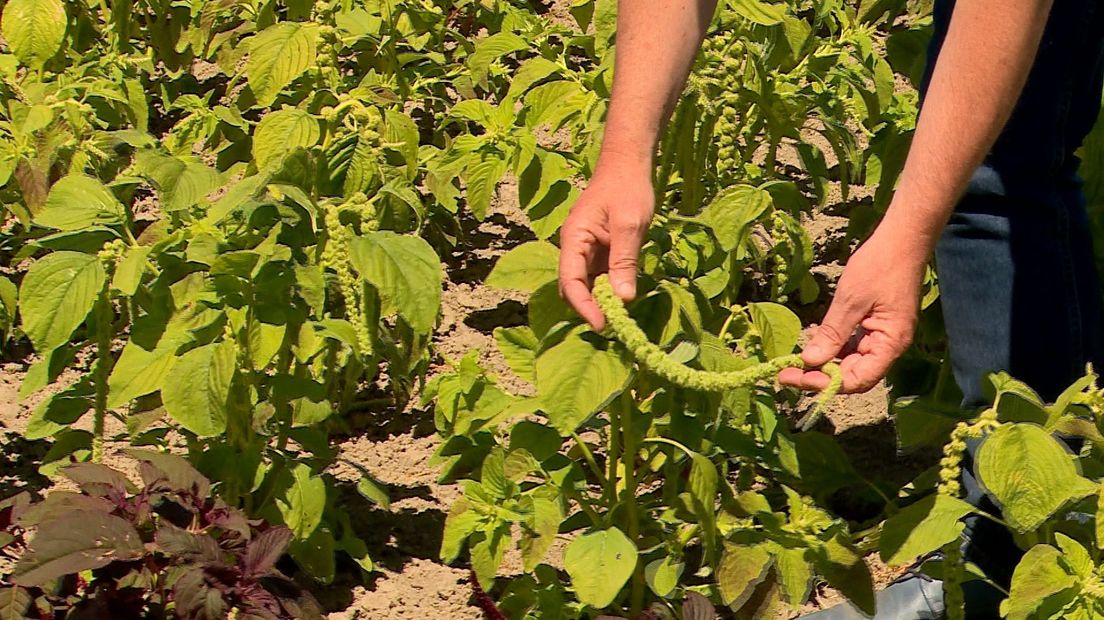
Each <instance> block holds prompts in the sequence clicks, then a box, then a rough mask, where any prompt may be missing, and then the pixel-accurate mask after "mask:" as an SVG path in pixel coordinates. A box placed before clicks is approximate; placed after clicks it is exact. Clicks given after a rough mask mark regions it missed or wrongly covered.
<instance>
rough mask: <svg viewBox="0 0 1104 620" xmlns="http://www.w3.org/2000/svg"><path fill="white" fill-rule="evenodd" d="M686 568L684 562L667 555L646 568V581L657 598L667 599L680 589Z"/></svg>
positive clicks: (650, 563) (653, 561)
mask: <svg viewBox="0 0 1104 620" xmlns="http://www.w3.org/2000/svg"><path fill="white" fill-rule="evenodd" d="M685 568H686V565H685V564H683V563H682V562H680V561H677V560H675V559H673V558H672V557H671V556H669V555H665V556H663V557H662V558H659V559H658V560H652V561H651V562H649V563H648V565H647V566H645V567H644V579H645V581H646V582H647V583H648V587H649V588H651V590H652V592H655V594H656V596H659V597H661V598H667V597H668V596H670V595H671V594H672V593H673V592H674V591H675V588H676V587H678V580H679V577H682V571H683V569H685Z"/></svg>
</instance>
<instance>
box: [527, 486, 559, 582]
mask: <svg viewBox="0 0 1104 620" xmlns="http://www.w3.org/2000/svg"><path fill="white" fill-rule="evenodd" d="M531 511H532V512H531V517H530V518H529V520H528V522H527V523H526V526H527V528H526V535H525V536H524V538H522V540H521V544H520V545H519V546H520V548H521V559H522V562H523V566H522V567H523V568H524V569H525V571H526V572H529V573H531V572H533V570H534V569H536V567H537V565H538V564H540V563H541V562H542V561H543V560H544V558H545V556H546V555H548V550H549V549H551V548H552V545H553V544H555V542H556V534H557V533H558V532H559V529H560V523H561V522H562V521H563V519H564V514H563V509H562V508H561V507H560V503H559V502H558V501H556V500H555V499H552V498H549V497H540V496H534V497H533V498H532V507H531Z"/></svg>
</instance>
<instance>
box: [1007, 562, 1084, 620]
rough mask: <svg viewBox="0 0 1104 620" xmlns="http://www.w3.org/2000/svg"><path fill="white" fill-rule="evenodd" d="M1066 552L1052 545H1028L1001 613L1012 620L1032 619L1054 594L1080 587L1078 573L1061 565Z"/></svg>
mask: <svg viewBox="0 0 1104 620" xmlns="http://www.w3.org/2000/svg"><path fill="white" fill-rule="evenodd" d="M1061 559H1062V553H1061V552H1060V551H1058V550H1057V549H1055V548H1054V547H1051V546H1050V545H1035V546H1034V547H1032V548H1031V549H1028V551H1027V553H1025V554H1024V556H1023V558H1021V559H1020V563H1019V564H1017V565H1016V572H1014V573H1013V574H1012V589H1011V591H1010V593H1009V596H1008V598H1007V599H1005V600H1004V602H1002V603H1001V616H1003V617H1005V618H1007V619H1008V620H1028V619H1029V618H1034V617H1035V615H1034V614H1035V611H1036V610H1037V609H1039V607H1041V606H1042V605H1043V604H1044V603H1045V602H1046V601H1047V599H1049V598H1050V597H1052V596H1055V595H1057V594H1061V593H1063V592H1065V591H1067V590H1071V589H1073V588H1075V587H1077V585H1078V584H1077V577H1076V576H1074V575H1072V574H1070V573H1069V572H1068V571H1066V570H1065V569H1064V568H1062V565H1061Z"/></svg>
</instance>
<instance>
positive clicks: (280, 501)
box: [276, 463, 326, 540]
mask: <svg viewBox="0 0 1104 620" xmlns="http://www.w3.org/2000/svg"><path fill="white" fill-rule="evenodd" d="M287 476H288V477H289V478H290V481H289V484H288V487H287V490H286V491H285V492H284V494H283V496H282V497H278V498H277V499H276V507H277V508H278V509H279V510H280V514H281V515H282V516H283V518H284V525H287V526H288V528H289V529H291V532H292V533H293V534H295V538H296V539H297V540H305V539H307V538H309V537H310V535H311V534H313V533H314V530H315V529H317V528H318V525H319V524H320V523H322V512H323V511H324V510H325V509H326V481H325V480H323V479H322V477H321V476H315V475H314V474H312V473H311V468H310V466H309V465H307V464H305V463H298V464H296V465H295V466H294V467H293V468H292V469H291V472H290V473H289V474H287Z"/></svg>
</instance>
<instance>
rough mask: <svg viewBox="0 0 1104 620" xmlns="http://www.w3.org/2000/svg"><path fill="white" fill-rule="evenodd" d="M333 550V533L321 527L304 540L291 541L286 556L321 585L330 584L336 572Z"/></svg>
mask: <svg viewBox="0 0 1104 620" xmlns="http://www.w3.org/2000/svg"><path fill="white" fill-rule="evenodd" d="M334 549H335V541H334V537H333V532H331V531H330V528H329V527H327V526H325V525H322V526H321V527H317V528H315V529H314V531H313V532H311V533H310V536H308V537H307V538H306V539H299V540H292V541H291V544H289V545H288V554H290V555H291V557H292V559H293V560H295V563H296V564H298V565H299V566H301V567H302V568H303V571H304V572H306V573H307V574H308V575H310V576H311V577H313V578H314V579H316V580H318V581H319V582H321V583H330V582H331V581H333V578H334V573H335V572H336V570H337V558H335V557H334Z"/></svg>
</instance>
